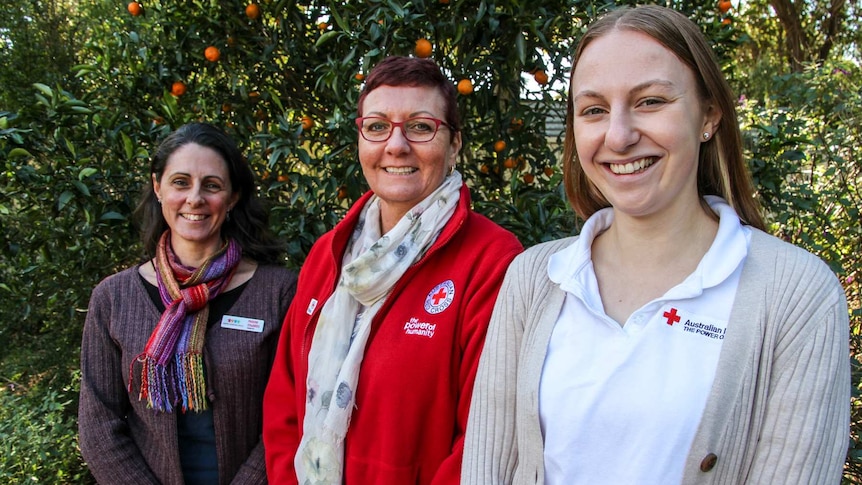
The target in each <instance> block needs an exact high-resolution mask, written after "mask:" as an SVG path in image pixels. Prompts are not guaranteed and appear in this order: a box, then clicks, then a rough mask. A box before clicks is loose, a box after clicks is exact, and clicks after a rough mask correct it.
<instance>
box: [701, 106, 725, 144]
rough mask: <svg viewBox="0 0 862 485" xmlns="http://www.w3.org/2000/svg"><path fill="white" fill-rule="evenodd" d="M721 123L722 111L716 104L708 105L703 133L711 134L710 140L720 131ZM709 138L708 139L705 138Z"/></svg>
mask: <svg viewBox="0 0 862 485" xmlns="http://www.w3.org/2000/svg"><path fill="white" fill-rule="evenodd" d="M720 123H721V111H720V110H719V109H718V106H716V105H715V103H712V102H710V103H709V104H707V105H706V114H705V115H704V120H703V129H702V130H701V132H702V133H704V134H706V133H709V135H708V138H712V136H713V135H715V132H716V131H718V126H719V124H720ZM705 138H707V137H705Z"/></svg>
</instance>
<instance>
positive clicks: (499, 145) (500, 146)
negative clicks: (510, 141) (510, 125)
mask: <svg viewBox="0 0 862 485" xmlns="http://www.w3.org/2000/svg"><path fill="white" fill-rule="evenodd" d="M505 149H506V142H505V141H503V140H497V141H496V142H494V151H495V152H497V153H500V152H502V151H503V150H505Z"/></svg>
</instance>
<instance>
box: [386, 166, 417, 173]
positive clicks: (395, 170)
mask: <svg viewBox="0 0 862 485" xmlns="http://www.w3.org/2000/svg"><path fill="white" fill-rule="evenodd" d="M384 170H386V173H392V174H397V175H408V174H411V173H413V172H415V171H416V169H415V168H413V167H386V168H385V169H384Z"/></svg>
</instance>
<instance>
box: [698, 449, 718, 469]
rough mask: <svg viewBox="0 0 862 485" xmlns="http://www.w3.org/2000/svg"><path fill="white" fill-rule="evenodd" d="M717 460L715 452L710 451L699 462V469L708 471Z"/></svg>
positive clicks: (713, 466)
mask: <svg viewBox="0 0 862 485" xmlns="http://www.w3.org/2000/svg"><path fill="white" fill-rule="evenodd" d="M716 462H718V456H716V455H715V453H710V454H708V455H706V456H705V457H704V458H703V460H702V461H701V462H700V471H702V472H708V471H710V470H712V469H713V468H715V464H716Z"/></svg>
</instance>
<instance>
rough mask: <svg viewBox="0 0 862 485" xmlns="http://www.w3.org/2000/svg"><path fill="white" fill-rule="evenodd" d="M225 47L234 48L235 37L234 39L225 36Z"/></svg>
mask: <svg viewBox="0 0 862 485" xmlns="http://www.w3.org/2000/svg"><path fill="white" fill-rule="evenodd" d="M227 46H228V47H234V46H236V37H234V36H232V35H229V36H227Z"/></svg>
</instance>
